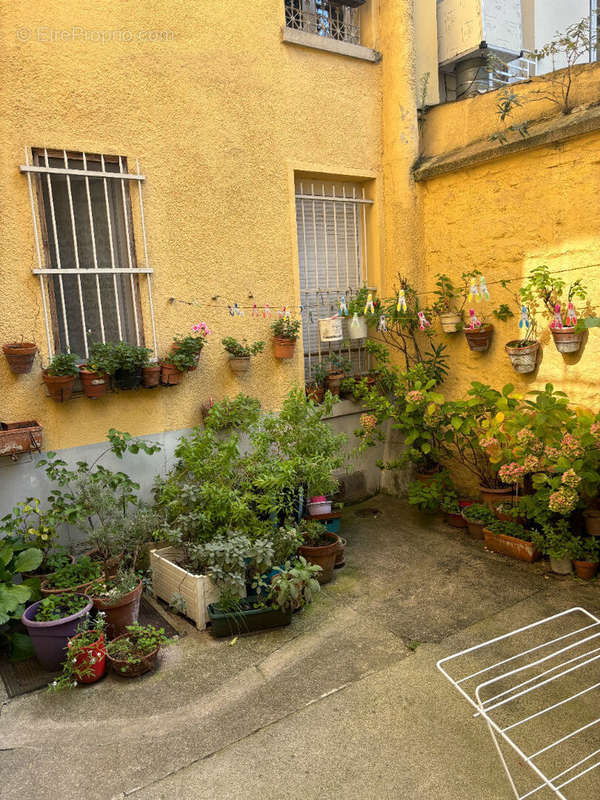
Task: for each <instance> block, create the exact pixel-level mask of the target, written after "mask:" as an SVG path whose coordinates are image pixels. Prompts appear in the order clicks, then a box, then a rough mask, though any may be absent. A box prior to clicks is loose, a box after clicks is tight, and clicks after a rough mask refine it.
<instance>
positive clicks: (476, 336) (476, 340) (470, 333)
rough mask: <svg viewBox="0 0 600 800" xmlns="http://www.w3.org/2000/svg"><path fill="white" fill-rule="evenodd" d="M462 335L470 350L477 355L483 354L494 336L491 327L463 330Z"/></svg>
mask: <svg viewBox="0 0 600 800" xmlns="http://www.w3.org/2000/svg"><path fill="white" fill-rule="evenodd" d="M463 333H464V334H465V338H466V340H467V344H468V345H469V347H470V349H471V350H474V351H475V352H477V353H483V352H485V351H486V350H487V349H488V348H489V346H490V342H491V341H492V336H493V335H494V326H493V325H482V326H481V328H474V329H473V330H471V328H463Z"/></svg>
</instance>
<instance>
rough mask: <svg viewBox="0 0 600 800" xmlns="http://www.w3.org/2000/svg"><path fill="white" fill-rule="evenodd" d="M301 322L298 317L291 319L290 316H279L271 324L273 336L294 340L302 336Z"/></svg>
mask: <svg viewBox="0 0 600 800" xmlns="http://www.w3.org/2000/svg"><path fill="white" fill-rule="evenodd" d="M300 327H301V323H300V320H298V319H290V317H279V319H276V320H275V322H274V323H273V324H272V325H271V330H272V331H273V336H275V337H277V338H278V339H289V340H291V341H293V342H295V341H296V339H298V337H299V336H300Z"/></svg>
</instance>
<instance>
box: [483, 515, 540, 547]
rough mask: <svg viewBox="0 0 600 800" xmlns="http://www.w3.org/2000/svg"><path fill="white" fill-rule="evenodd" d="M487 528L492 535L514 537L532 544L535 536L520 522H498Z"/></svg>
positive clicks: (491, 523)
mask: <svg viewBox="0 0 600 800" xmlns="http://www.w3.org/2000/svg"><path fill="white" fill-rule="evenodd" d="M486 528H487V529H488V530H489V531H491V532H492V533H497V534H502V535H503V536H514V538H515V539H522V540H523V541H524V542H531V541H533V540H534V536H533V534H532V532H531V531H528V530H526V529H525V528H524V527H523V525H520V524H519V523H518V522H502V521H501V520H496V521H495V522H490V524H489V525H486Z"/></svg>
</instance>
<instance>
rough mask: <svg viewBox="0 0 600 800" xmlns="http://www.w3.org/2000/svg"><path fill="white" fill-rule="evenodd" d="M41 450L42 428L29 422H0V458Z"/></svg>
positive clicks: (36, 423) (33, 421)
mask: <svg viewBox="0 0 600 800" xmlns="http://www.w3.org/2000/svg"><path fill="white" fill-rule="evenodd" d="M41 449H42V426H41V425H40V424H39V423H38V422H36V421H35V420H31V421H29V422H0V456H18V455H20V454H21V453H29V452H31V450H38V451H39V450H41Z"/></svg>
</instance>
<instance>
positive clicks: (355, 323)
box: [350, 313, 360, 328]
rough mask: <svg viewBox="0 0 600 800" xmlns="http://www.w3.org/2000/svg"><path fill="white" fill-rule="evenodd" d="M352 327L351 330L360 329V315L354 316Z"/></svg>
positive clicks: (355, 314)
mask: <svg viewBox="0 0 600 800" xmlns="http://www.w3.org/2000/svg"><path fill="white" fill-rule="evenodd" d="M350 327H351V328H359V327H360V322H359V321H358V314H357V313H354V314H353V315H352V322H351V323H350Z"/></svg>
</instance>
